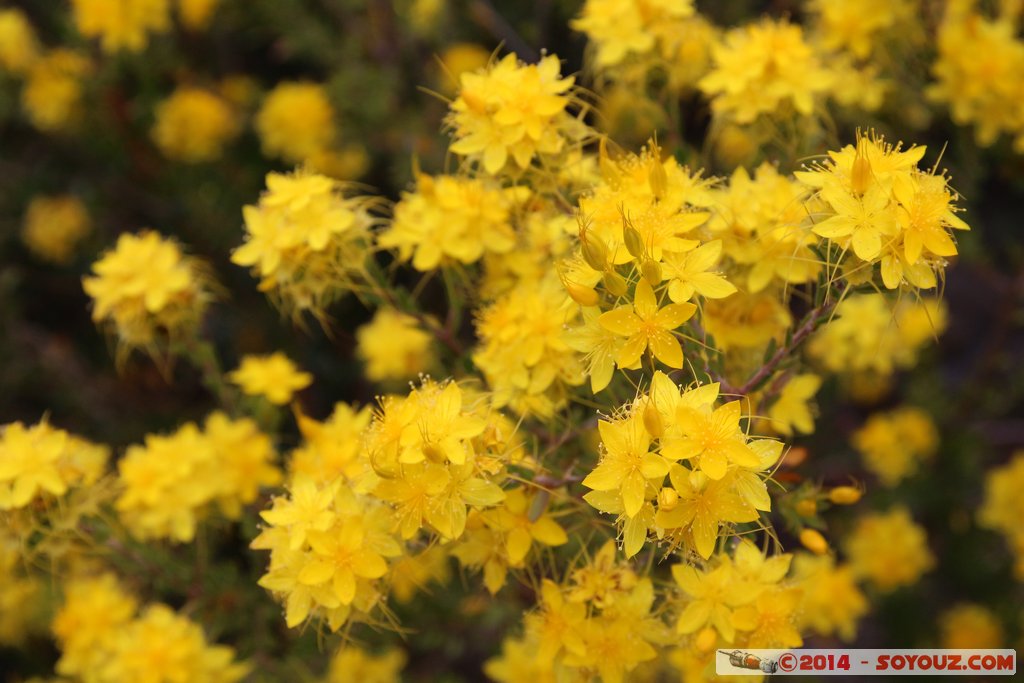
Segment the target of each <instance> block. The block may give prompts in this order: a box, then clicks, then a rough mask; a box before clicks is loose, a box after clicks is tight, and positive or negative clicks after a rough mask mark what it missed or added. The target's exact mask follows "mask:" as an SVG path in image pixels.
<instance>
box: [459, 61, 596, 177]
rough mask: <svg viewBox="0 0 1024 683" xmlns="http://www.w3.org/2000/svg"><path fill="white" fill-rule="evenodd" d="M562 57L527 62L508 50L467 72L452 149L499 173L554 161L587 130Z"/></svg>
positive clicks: (463, 78) (484, 168)
mask: <svg viewBox="0 0 1024 683" xmlns="http://www.w3.org/2000/svg"><path fill="white" fill-rule="evenodd" d="M560 66H561V65H560V64H559V61H558V57H556V56H554V55H550V56H547V57H544V58H542V59H541V61H540V62H539V63H537V64H529V65H528V64H523V63H521V62H519V60H517V59H516V56H515V55H508V56H507V57H505V58H504V59H502V60H500V61H499V62H497V63H496V64H493V65H492V66H489V67H487V68H486V69H483V70H480V71H475V72H472V73H464V74H463V75H462V77H461V79H460V81H461V87H460V88H459V94H458V97H456V98H455V101H454V102H452V104H451V112H450V114H449V117H448V125H449V126H450V127H451V129H452V134H453V137H454V138H455V139H454V141H453V142H452V145H451V148H450V149H451V151H452V152H454V153H455V154H458V155H460V156H463V157H465V158H467V159H468V160H470V161H472V162H474V163H475V164H478V165H480V166H481V167H482V168H483V170H484V171H486V172H487V173H488V174H491V175H496V174H498V173H500V172H501V171H503V170H505V168H506V166H508V165H511V164H514V168H515V169H516V170H517V171H518V172H522V171H525V170H526V169H528V168H529V167H530V166H531V164H533V163H534V161H535V160H536V161H539V162H540V163H541V164H545V165H548V164H552V162H554V160H555V157H556V156H557V155H559V154H560V153H562V152H563V151H565V150H566V148H567V147H569V146H570V145H571V144H572V143H573V142H575V141H576V140H578V139H579V138H580V137H581V135H582V133H583V126H582V124H581V123H580V122H579V121H578V120H576V119H574V118H573V117H572V116H571V115H570V114H569V112H568V111H567V107H568V106H569V104H570V102H571V101H572V98H573V92H572V86H573V81H574V79H573V78H572V77H567V78H562V76H561V75H560Z"/></svg>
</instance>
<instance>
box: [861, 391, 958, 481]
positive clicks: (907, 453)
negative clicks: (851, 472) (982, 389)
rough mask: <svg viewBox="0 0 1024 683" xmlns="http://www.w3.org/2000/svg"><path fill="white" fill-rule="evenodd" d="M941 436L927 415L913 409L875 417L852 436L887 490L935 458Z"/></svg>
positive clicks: (901, 409) (865, 461)
mask: <svg viewBox="0 0 1024 683" xmlns="http://www.w3.org/2000/svg"><path fill="white" fill-rule="evenodd" d="M938 446H939V434H938V431H937V430H936V428H935V424H934V423H933V422H932V419H931V417H930V416H929V415H928V413H926V412H924V411H923V410H921V409H919V408H914V407H910V406H906V407H902V408H898V409H896V410H893V411H891V412H889V413H879V414H876V415H872V416H871V417H870V418H869V419H868V421H867V422H866V423H865V424H864V426H863V427H861V428H860V429H858V430H857V431H856V432H855V433H854V435H853V447H854V448H856V449H857V451H858V452H859V453H860V454H861V457H862V458H863V460H864V465H865V467H867V469H869V470H870V471H871V472H874V473H875V475H877V476H878V478H879V479H880V480H881V482H882V484H883V485H885V486H890V487H891V486H895V485H896V484H898V483H899V482H900V481H901V480H902V479H904V478H906V477H908V476H911V475H913V474H914V473H915V472H916V471H917V469H918V467H919V466H920V465H921V464H922V463H924V462H925V461H927V460H928V459H930V458H932V457H933V456H934V455H935V451H936V450H937V449H938Z"/></svg>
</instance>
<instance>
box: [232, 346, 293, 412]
mask: <svg viewBox="0 0 1024 683" xmlns="http://www.w3.org/2000/svg"><path fill="white" fill-rule="evenodd" d="M228 379H230V380H231V381H232V382H234V383H235V384H237V385H238V386H240V387H242V391H244V392H245V393H247V394H248V395H250V396H263V397H265V398H266V399H267V400H268V401H270V402H271V403H273V404H275V405H284V404H285V403H288V402H289V401H291V400H292V396H293V395H294V394H295V392H296V391H301V390H302V389H305V388H306V387H308V386H309V385H310V384H312V383H313V376H312V375H310V374H309V373H308V372H302V371H301V370H299V368H298V367H297V366H296V365H295V363H293V362H292V361H291V359H290V358H288V356H286V355H284V354H283V353H281V352H280V351H278V352H276V353H272V354H270V355H267V356H246V357H245V358H243V359H242V364H241V365H240V366H239V367H238V369H237V370H234V371H233V372H231V373H230V374H229V375H228Z"/></svg>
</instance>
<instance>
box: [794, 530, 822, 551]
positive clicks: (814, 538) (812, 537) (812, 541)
mask: <svg viewBox="0 0 1024 683" xmlns="http://www.w3.org/2000/svg"><path fill="white" fill-rule="evenodd" d="M800 543H801V544H802V545H803V546H804V547H805V548H807V549H808V550H810V551H811V552H812V553H814V554H815V555H824V554H825V553H827V552H828V541H826V540H825V537H824V536H822V535H821V534H820V533H819V532H818V531H816V530H814V529H804V530H803V531H801V532H800Z"/></svg>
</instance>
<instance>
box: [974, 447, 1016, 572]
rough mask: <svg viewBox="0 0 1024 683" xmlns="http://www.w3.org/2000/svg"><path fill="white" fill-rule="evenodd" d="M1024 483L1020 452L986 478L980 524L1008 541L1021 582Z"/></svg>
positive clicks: (979, 515) (979, 511)
mask: <svg viewBox="0 0 1024 683" xmlns="http://www.w3.org/2000/svg"><path fill="white" fill-rule="evenodd" d="M1022 482H1024V453H1021V452H1018V453H1016V454H1015V455H1014V457H1013V458H1012V459H1011V460H1010V462H1008V463H1006V464H1005V465H1003V466H1001V467H995V468H993V469H992V470H990V471H989V472H988V475H987V476H986V477H985V500H984V502H983V503H982V505H981V507H980V509H979V510H978V522H979V523H980V524H981V525H982V526H985V527H987V528H989V529H992V530H994V531H998V532H999V533H1001V534H1002V535H1003V536H1005V537H1006V539H1007V541H1008V542H1009V544H1010V549H1011V550H1012V551H1013V554H1014V557H1015V558H1016V563H1015V564H1014V571H1015V572H1016V574H1017V576H1018V578H1021V577H1024V529H1022V528H1021V525H1020V520H1021V513H1022V512H1024V497H1022V496H1021V495H1020V491H1021V485H1022Z"/></svg>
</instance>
